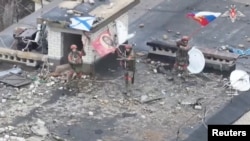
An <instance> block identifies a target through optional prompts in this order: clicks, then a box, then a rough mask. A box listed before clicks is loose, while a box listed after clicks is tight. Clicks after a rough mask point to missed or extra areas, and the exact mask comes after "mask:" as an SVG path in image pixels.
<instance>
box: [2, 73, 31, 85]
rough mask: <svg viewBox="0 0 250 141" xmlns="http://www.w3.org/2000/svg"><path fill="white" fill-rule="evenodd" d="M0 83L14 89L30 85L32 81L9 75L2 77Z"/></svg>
mask: <svg viewBox="0 0 250 141" xmlns="http://www.w3.org/2000/svg"><path fill="white" fill-rule="evenodd" d="M0 82H2V83H5V84H7V85H11V86H14V87H21V86H24V85H28V84H30V83H31V82H32V81H31V80H30V79H28V78H25V77H23V76H20V75H16V74H9V75H6V76H4V77H1V78H0Z"/></svg>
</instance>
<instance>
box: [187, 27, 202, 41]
mask: <svg viewBox="0 0 250 141" xmlns="http://www.w3.org/2000/svg"><path fill="white" fill-rule="evenodd" d="M202 28H203V26H201V27H200V28H197V29H196V30H195V31H193V32H192V33H191V34H190V35H189V36H188V38H189V39H190V38H192V37H193V36H194V35H195V34H197V33H198V32H199V31H200V30H201V29H202Z"/></svg>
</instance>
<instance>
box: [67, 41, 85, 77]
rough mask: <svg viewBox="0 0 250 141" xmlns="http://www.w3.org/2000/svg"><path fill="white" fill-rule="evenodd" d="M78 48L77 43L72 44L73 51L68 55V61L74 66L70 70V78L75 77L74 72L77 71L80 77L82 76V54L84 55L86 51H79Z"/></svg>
mask: <svg viewBox="0 0 250 141" xmlns="http://www.w3.org/2000/svg"><path fill="white" fill-rule="evenodd" d="M76 48H77V46H76V45H72V46H71V49H72V51H71V52H70V53H69V55H68V61H69V64H70V66H71V68H72V71H70V73H69V75H68V80H69V79H71V78H72V77H73V74H74V73H76V74H77V76H78V77H79V78H80V77H81V76H82V64H83V62H82V56H84V55H85V53H84V52H83V51H77V50H76ZM73 50H75V51H73Z"/></svg>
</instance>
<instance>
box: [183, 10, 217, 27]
mask: <svg viewBox="0 0 250 141" xmlns="http://www.w3.org/2000/svg"><path fill="white" fill-rule="evenodd" d="M220 15H221V13H219V12H209V11H201V12H192V13H188V14H187V16H188V17H191V18H192V19H194V20H195V21H197V22H198V23H199V24H200V25H202V26H206V25H207V24H209V23H210V22H212V21H213V20H215V19H216V18H217V17H219V16H220Z"/></svg>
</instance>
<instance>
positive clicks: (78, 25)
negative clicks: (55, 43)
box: [69, 17, 96, 31]
mask: <svg viewBox="0 0 250 141" xmlns="http://www.w3.org/2000/svg"><path fill="white" fill-rule="evenodd" d="M95 19H96V18H95V17H73V18H70V21H71V24H70V25H69V26H70V27H71V28H73V29H78V30H83V31H90V30H91V28H92V26H93V23H94V21H95Z"/></svg>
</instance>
